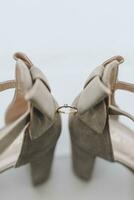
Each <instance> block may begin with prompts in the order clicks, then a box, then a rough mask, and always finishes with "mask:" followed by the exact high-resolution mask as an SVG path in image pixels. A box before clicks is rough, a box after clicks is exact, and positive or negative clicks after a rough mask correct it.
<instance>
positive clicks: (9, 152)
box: [0, 126, 27, 173]
mask: <svg viewBox="0 0 134 200" xmlns="http://www.w3.org/2000/svg"><path fill="white" fill-rule="evenodd" d="M26 128H27V126H26V127H25V128H24V129H23V131H22V132H21V133H20V134H19V136H18V137H17V138H16V140H15V141H14V142H13V143H12V144H11V145H10V146H9V147H8V148H7V149H6V151H4V152H3V153H2V154H0V173H1V172H3V171H5V170H7V169H9V168H12V167H15V165H16V162H17V160H18V158H19V155H20V152H21V148H22V144H23V138H24V133H25V129H26Z"/></svg>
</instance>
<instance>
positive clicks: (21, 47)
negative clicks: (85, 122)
mask: <svg viewBox="0 0 134 200" xmlns="http://www.w3.org/2000/svg"><path fill="white" fill-rule="evenodd" d="M16 51H22V52H25V53H26V54H27V55H28V56H29V57H30V58H31V59H32V61H33V62H34V64H35V65H37V66H38V67H40V68H41V69H42V70H43V72H44V73H45V74H46V76H47V78H48V80H49V83H50V85H51V88H52V92H53V95H54V96H55V98H56V99H57V101H58V102H59V104H60V105H62V104H64V103H68V104H71V103H72V101H73V99H74V98H75V96H76V95H77V94H78V93H79V92H80V90H81V89H82V86H83V84H84V81H85V80H86V78H87V76H88V75H89V73H90V72H91V71H92V70H93V69H94V67H96V66H98V65H99V64H100V63H102V62H103V61H104V60H106V59H107V58H109V57H111V56H114V55H118V54H120V55H122V56H124V57H125V60H126V62H125V63H124V64H123V65H122V66H121V67H120V79H122V80H124V81H129V82H133V81H134V2H133V1H132V0H111V1H108V0H107V1H106V0H101V1H97V0H94V1H91V0H81V1H80V0H67V1H65V0H49V1H46V0H44V1H43V0H27V1H26V0H12V1H9V0H4V1H2V0H0V66H1V67H0V70H1V73H0V80H1V81H5V80H7V79H11V78H13V77H14V69H15V67H14V66H15V61H14V60H13V59H12V55H13V53H14V52H16ZM11 97H12V92H11V91H10V92H5V93H2V94H1V99H0V102H1V107H0V112H1V116H0V119H1V125H2V124H3V123H2V122H3V119H4V118H3V113H4V111H5V109H6V107H7V105H8V103H9V102H10V100H11V99H10V98H11ZM118 100H119V103H120V104H121V106H122V107H123V108H124V109H125V110H128V111H129V112H131V113H132V114H134V108H133V102H134V97H133V96H131V97H130V96H126V94H125V95H124V94H121V95H120V97H119V98H118ZM129 125H130V126H133V125H132V123H131V122H129ZM70 156H71V154H70V141H69V132H68V124H67V116H63V131H62V135H61V138H60V140H59V143H58V146H57V150H56V157H57V158H56V161H55V165H54V169H53V175H52V178H51V179H50V180H49V183H48V184H46V185H44V187H43V186H42V187H41V188H38V189H36V190H34V189H32V186H31V184H30V182H27V176H26V173H27V172H26V169H25V168H26V167H23V168H22V169H18V170H16V171H17V172H16V171H15V172H13V170H11V171H10V172H7V173H5V174H3V175H1V179H0V186H1V187H0V188H2V191H1V189H0V193H1V194H2V196H3V197H4V199H5V200H7V199H9V198H10V199H14V198H13V196H14V195H16V198H22V197H24V195H22V194H24V192H25V199H29V200H30V199H34V198H35V199H39V200H40V199H44V198H46V199H48V200H49V199H56V198H57V199H68V198H70V199H71V198H72V199H75V198H77V199H93V200H96V199H103V200H104V199H124V200H132V199H134V179H133V178H134V177H133V174H132V173H131V172H130V171H128V169H126V168H124V167H123V166H120V165H119V164H111V163H110V164H109V163H107V162H104V161H101V160H98V161H97V163H96V168H95V172H94V175H93V180H92V182H90V183H87V184H85V183H82V182H81V181H79V180H77V179H76V178H75V177H74V175H73V174H72V172H71V169H70ZM67 157H68V158H67ZM62 159H65V160H63V162H62ZM23 172H24V176H23ZM59 177H60V178H59ZM28 178H29V177H28ZM18 179H21V180H19V181H18ZM10 181H11V182H12V187H11V182H10ZM16 187H17V193H16V190H15V188H16ZM9 188H12V189H9ZM45 188H47V190H46V189H45ZM65 189H67V193H65ZM7 190H9V191H10V193H7ZM9 194H10V197H9V196H8V195H9ZM60 194H61V196H59V195H60ZM17 195H18V196H17ZM89 197H91V198H89Z"/></svg>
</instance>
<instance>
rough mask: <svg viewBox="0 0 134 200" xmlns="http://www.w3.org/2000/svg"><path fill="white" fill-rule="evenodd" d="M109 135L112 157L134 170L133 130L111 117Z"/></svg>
mask: <svg viewBox="0 0 134 200" xmlns="http://www.w3.org/2000/svg"><path fill="white" fill-rule="evenodd" d="M110 135H111V140H112V146H113V153H114V159H115V160H116V161H118V162H120V163H122V164H124V165H126V166H127V167H129V168H131V169H133V170H134V132H133V131H132V130H131V129H129V128H128V127H127V126H125V125H124V124H123V123H121V122H120V121H118V120H117V119H114V118H113V117H111V118H110Z"/></svg>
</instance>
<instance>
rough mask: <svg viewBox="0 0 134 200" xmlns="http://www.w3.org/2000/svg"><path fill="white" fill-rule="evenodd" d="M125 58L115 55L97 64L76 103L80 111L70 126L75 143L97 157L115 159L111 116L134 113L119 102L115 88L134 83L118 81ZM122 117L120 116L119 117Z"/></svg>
mask: <svg viewBox="0 0 134 200" xmlns="http://www.w3.org/2000/svg"><path fill="white" fill-rule="evenodd" d="M123 61H124V59H123V58H122V57H121V56H115V57H112V58H111V59H109V60H107V61H106V62H104V63H103V64H101V65H100V66H99V67H97V68H96V69H95V70H94V71H93V72H92V73H91V75H90V76H89V77H88V79H87V81H86V83H85V85H84V88H83V90H82V92H81V93H80V94H79V95H78V96H77V98H76V99H75V100H74V102H73V106H74V107H76V108H77V110H78V112H77V113H75V114H70V120H69V124H70V125H69V126H70V133H71V139H72V143H74V144H76V145H78V146H79V147H80V148H82V149H83V150H85V151H87V152H90V154H92V155H93V156H95V157H96V156H100V157H102V158H105V159H108V160H114V156H113V149H112V143H111V137H110V129H109V116H110V115H116V117H117V116H118V115H125V116H127V117H129V118H130V119H132V120H134V118H133V116H131V115H130V114H128V113H126V112H124V111H122V110H120V109H119V107H118V106H117V105H116V102H115V91H116V90H117V89H127V90H129V91H131V92H134V85H133V84H128V83H123V82H120V81H118V68H119V65H120V64H121V63H123ZM117 118H118V117H117Z"/></svg>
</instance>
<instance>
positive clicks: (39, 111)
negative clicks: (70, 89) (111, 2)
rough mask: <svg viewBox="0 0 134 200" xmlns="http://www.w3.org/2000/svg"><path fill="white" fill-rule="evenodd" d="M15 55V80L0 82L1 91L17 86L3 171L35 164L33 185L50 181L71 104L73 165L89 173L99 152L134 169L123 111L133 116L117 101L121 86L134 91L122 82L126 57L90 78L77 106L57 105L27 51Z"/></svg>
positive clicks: (0, 151) (2, 141) (2, 142)
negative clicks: (120, 75) (63, 118)
mask: <svg viewBox="0 0 134 200" xmlns="http://www.w3.org/2000/svg"><path fill="white" fill-rule="evenodd" d="M14 58H15V60H16V80H10V81H7V82H4V83H0V91H4V90H6V89H10V88H15V95H14V98H13V100H12V102H11V104H10V105H9V107H8V109H7V111H6V114H5V124H6V125H5V127H4V128H2V129H1V133H0V172H3V171H5V170H7V169H9V168H11V167H19V166H21V165H24V164H27V163H30V166H31V172H32V180H33V184H34V185H38V184H41V183H43V182H45V181H46V180H47V179H48V177H49V174H50V171H51V166H52V161H53V156H54V150H55V147H56V143H57V141H58V138H59V136H60V133H61V117H60V113H64V112H66V109H68V108H69V110H68V113H69V128H70V135H71V143H72V155H73V168H74V171H75V173H76V174H77V175H78V176H79V177H80V178H83V179H84V180H88V179H89V178H90V176H91V172H92V169H93V165H94V161H95V158H96V157H101V158H103V159H106V160H109V161H117V162H121V163H122V164H124V165H126V166H127V167H129V168H130V169H132V170H133V169H134V135H133V134H134V132H133V130H131V129H129V128H128V127H126V126H125V125H124V124H122V123H121V122H120V121H119V115H123V116H126V117H128V118H129V119H131V120H133V121H134V117H133V116H132V115H130V114H129V113H127V112H124V111H122V110H121V109H120V108H119V107H118V106H117V105H116V102H115V92H116V90H118V89H121V90H122V89H123V90H126V91H130V92H134V84H129V83H125V82H120V81H118V67H119V65H120V64H121V63H122V62H123V61H124V60H123V58H122V57H121V56H116V57H113V58H111V59H109V60H107V61H106V62H104V63H103V64H102V65H100V66H99V67H98V68H97V69H96V70H95V71H94V72H93V73H92V74H91V75H90V76H89V77H88V79H87V81H86V83H85V86H84V89H83V90H82V92H81V93H80V94H79V95H78V96H77V98H76V99H75V101H74V102H73V104H72V106H68V105H66V104H65V105H64V106H59V105H58V104H57V102H56V100H55V99H54V97H53V96H52V94H51V89H50V86H49V84H48V81H47V79H46V77H45V76H44V74H43V73H42V72H41V71H40V70H39V69H38V68H37V67H35V66H34V65H33V64H32V62H31V61H30V60H29V58H28V57H27V56H26V55H25V54H23V53H16V54H15V55H14Z"/></svg>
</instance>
